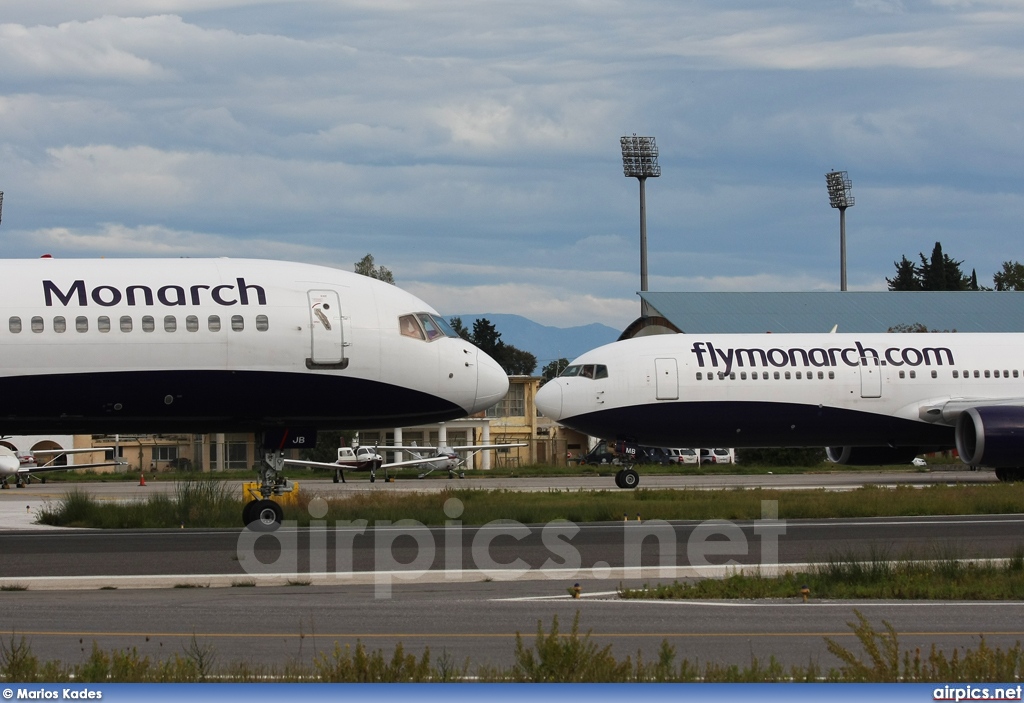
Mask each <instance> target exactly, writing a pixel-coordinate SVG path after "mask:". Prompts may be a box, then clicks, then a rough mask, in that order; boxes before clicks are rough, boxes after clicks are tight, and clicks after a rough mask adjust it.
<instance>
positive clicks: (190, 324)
mask: <svg viewBox="0 0 1024 703" xmlns="http://www.w3.org/2000/svg"><path fill="white" fill-rule="evenodd" d="M185 329H186V330H187V331H189V332H198V331H199V318H198V317H196V316H195V315H189V316H188V317H186V318H185Z"/></svg>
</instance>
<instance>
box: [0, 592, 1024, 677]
mask: <svg viewBox="0 0 1024 703" xmlns="http://www.w3.org/2000/svg"><path fill="white" fill-rule="evenodd" d="M853 615H854V618H855V619H854V620H851V621H850V622H849V623H848V626H849V627H850V628H851V630H852V631H853V634H854V635H855V637H856V639H857V640H858V642H859V644H860V649H861V650H862V652H857V651H854V650H852V649H849V648H846V647H843V646H842V645H839V644H838V643H837V642H835V641H834V640H832V639H831V638H825V642H826V646H827V648H828V651H829V652H830V653H831V654H832V655H833V656H835V657H836V659H837V661H838V663H839V665H838V666H834V667H831V668H828V669H825V668H823V667H822V666H821V665H820V664H818V663H817V662H815V661H811V662H809V663H808V664H806V665H803V666H789V667H786V666H783V665H782V664H780V663H779V662H778V660H776V659H775V657H774V656H772V657H769V659H768V660H767V661H764V660H761V659H758V658H756V657H751V659H750V661H749V662H747V663H744V664H736V663H724V662H701V661H699V660H697V661H690V660H689V659H683V660H682V661H677V658H676V651H675V648H674V647H672V646H671V645H670V644H669V643H668V642H667V641H662V643H661V647H660V649H659V651H658V656H657V658H656V660H654V661H645V660H644V658H643V656H642V655H641V654H640V652H637V654H636V657H635V658H634V657H631V656H629V655H627V656H625V657H623V658H619V657H617V656H616V655H615V654H614V653H613V652H612V648H611V645H606V646H601V645H600V644H599V643H598V642H596V641H595V640H594V638H593V637H591V634H590V633H589V632H586V633H581V632H580V628H579V619H580V614H579V612H578V611H577V613H576V616H575V618H574V620H573V624H572V627H571V629H570V630H569V631H568V632H562V631H560V629H559V624H558V617H557V616H555V617H554V618H553V619H552V623H551V627H550V629H548V630H545V628H544V626H543V623H542V622H541V621H538V622H537V634H536V637H535V638H534V643H533V646H532V647H531V646H530V645H529V644H527V642H526V640H525V639H524V638H523V637H521V636H520V635H519V633H517V634H516V643H515V650H514V663H513V664H512V666H510V667H500V666H476V667H474V666H473V665H472V663H471V662H470V661H469V660H468V659H467V660H466V661H465V662H462V663H459V662H456V661H454V659H453V658H452V657H451V656H450V655H448V654H447V653H446V652H445V653H442V655H441V656H440V657H438V658H437V659H436V660H435V659H433V658H432V657H431V653H430V650H429V648H425V649H424V651H423V652H422V654H420V655H419V656H416V655H414V654H410V653H407V652H406V651H405V648H404V647H403V646H402V644H401V643H398V644H396V645H395V648H394V650H392V651H391V652H390V653H388V652H385V651H384V650H381V649H377V650H368V649H367V648H366V647H365V646H364V645H363V644H362V642H360V641H358V640H357V641H356V642H355V643H354V644H351V643H348V644H341V643H339V642H335V645H334V649H333V651H331V652H329V653H320V654H317V655H315V656H314V657H312V660H311V661H309V662H307V661H306V660H305V659H304V658H303V657H302V656H301V651H300V656H299V657H298V659H289V660H288V661H287V663H285V664H283V665H281V666H276V667H270V666H260V665H254V664H251V663H245V662H235V663H230V664H226V665H219V664H218V663H217V656H216V651H215V649H214V648H213V646H212V645H210V644H206V643H203V642H201V641H200V638H199V637H197V636H195V635H193V637H192V638H191V640H190V641H189V643H188V644H187V645H186V646H183V647H182V652H181V653H175V654H172V655H170V656H168V657H167V658H165V659H153V658H151V657H149V656H146V655H140V654H139V653H138V651H137V649H134V648H132V649H122V650H110V651H106V650H102V649H100V648H99V647H98V646H97V645H96V644H95V643H93V646H92V650H91V652H90V654H89V655H88V656H87V657H86V658H85V660H84V661H83V662H81V663H77V664H71V663H65V662H60V661H55V660H51V661H45V662H44V661H41V660H40V659H39V657H38V656H37V655H36V654H35V653H34V652H33V651H32V647H31V645H30V644H29V643H28V641H27V640H26V639H25V637H23V636H22V637H18V636H17V635H16V634H14V633H12V634H11V635H10V637H9V638H8V639H7V640H5V641H0V680H3V681H4V682H6V683H7V684H32V683H42V682H45V683H69V682H73V683H75V684H88V683H139V682H179V683H187V682H208V681H218V682H237V683H245V682H268V681H277V682H318V683H341V682H344V683H370V682H436V683H457V682H467V681H471V682H473V683H488V682H509V681H513V682H534V683H541V682H547V683H570V682H576V683H604V682H660V683H677V682H697V681H701V682H706V683H707V682H779V681H786V682H818V681H825V682H875V683H891V682H897V681H905V682H942V683H958V682H965V681H966V682H978V683H987V682H993V683H1004V682H1007V681H1019V680H1020V679H1021V678H1022V677H1024V651H1022V648H1021V645H1020V643H1019V642H1018V643H1016V644H1015V645H1014V646H1013V647H1011V648H1009V649H1007V650H1005V651H1004V650H1002V649H999V648H996V649H991V648H990V647H989V646H988V645H987V644H986V643H985V638H984V637H981V638H980V642H979V644H978V647H977V649H970V648H964V649H962V650H961V649H956V650H954V651H953V653H952V654H951V655H946V654H945V652H943V651H942V650H939V649H938V648H937V647H936V646H935V645H932V647H931V649H930V651H928V652H927V653H924V652H922V651H921V650H920V649H915V651H914V652H913V653H911V652H910V651H904V650H902V649H901V648H900V645H899V639H898V636H897V633H896V631H895V630H894V629H893V628H892V626H891V625H890V624H889V623H887V622H885V621H882V624H881V627H880V628H879V627H876V626H874V625H872V624H871V622H869V621H868V619H867V618H865V617H864V616H863V615H862V614H861V613H859V612H858V611H856V610H854V611H853Z"/></svg>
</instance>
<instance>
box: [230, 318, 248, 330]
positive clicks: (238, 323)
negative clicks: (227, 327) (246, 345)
mask: <svg viewBox="0 0 1024 703" xmlns="http://www.w3.org/2000/svg"><path fill="white" fill-rule="evenodd" d="M231 329H232V330H234V331H235V332H241V331H242V330H244V329H245V322H244V321H243V320H242V316H241V315H232V316H231Z"/></svg>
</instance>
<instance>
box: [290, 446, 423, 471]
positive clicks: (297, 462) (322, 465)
mask: <svg viewBox="0 0 1024 703" xmlns="http://www.w3.org/2000/svg"><path fill="white" fill-rule="evenodd" d="M420 449H422V447H420ZM436 460H437V457H429V458H424V459H411V460H409V461H395V462H392V463H390V464H381V465H380V468H382V469H391V468H394V467H396V466H412V465H414V464H425V463H427V462H428V461H436ZM283 461H284V463H285V464H289V465H291V466H309V467H311V468H314V469H346V470H348V471H351V470H352V467H350V466H346V465H344V464H338V463H336V462H326V461H305V460H303V459H284V460H283Z"/></svg>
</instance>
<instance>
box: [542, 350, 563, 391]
mask: <svg viewBox="0 0 1024 703" xmlns="http://www.w3.org/2000/svg"><path fill="white" fill-rule="evenodd" d="M568 365H569V360H568V359H566V358H565V357H564V356H563V357H562V358H561V359H555V360H554V361H549V362H548V363H547V364H545V365H544V368H543V369H541V370H540V377H541V378H542V379H543V380H542V381H541V382H540V385H542V386H543V385H544V384H545V383H547V382H548V381H550V380H551V379H553V378H557V377H558V374H560V373H562V371H564V370H565V367H566V366H568Z"/></svg>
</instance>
